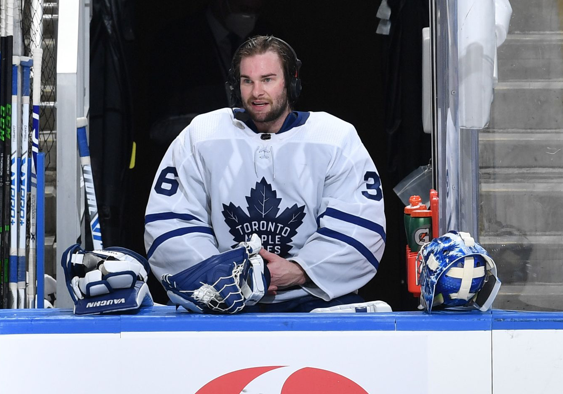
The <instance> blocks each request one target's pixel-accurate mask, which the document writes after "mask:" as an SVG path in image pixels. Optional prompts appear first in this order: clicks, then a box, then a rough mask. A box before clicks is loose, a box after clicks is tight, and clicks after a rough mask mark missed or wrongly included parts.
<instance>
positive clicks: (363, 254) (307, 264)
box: [291, 126, 386, 301]
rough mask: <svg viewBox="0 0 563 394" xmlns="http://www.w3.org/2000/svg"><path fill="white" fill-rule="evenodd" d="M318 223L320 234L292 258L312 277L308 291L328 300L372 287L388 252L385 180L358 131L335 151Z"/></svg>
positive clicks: (326, 181)
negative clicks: (382, 185)
mask: <svg viewBox="0 0 563 394" xmlns="http://www.w3.org/2000/svg"><path fill="white" fill-rule="evenodd" d="M350 127H352V126H350ZM317 223H318V229H317V231H316V232H315V233H313V235H312V236H311V237H309V239H308V240H307V242H306V243H305V244H304V245H303V248H301V249H300V250H299V251H298V252H297V253H296V255H295V256H293V257H292V258H291V260H294V261H296V262H297V263H299V264H300V265H301V266H302V267H303V269H304V270H305V271H306V273H307V275H308V276H309V278H310V279H311V282H308V283H306V284H305V285H303V286H302V287H303V289H305V290H306V291H307V292H309V293H311V294H313V295H315V296H317V297H320V298H322V299H324V300H325V301H328V300H330V299H333V298H336V297H339V296H342V295H345V294H349V293H351V292H353V291H355V290H358V289H359V288H361V287H362V286H364V285H365V284H366V283H368V282H369V281H370V280H371V279H372V278H373V277H374V276H375V274H376V273H377V269H378V267H379V261H380V259H381V257H382V255H383V251H384V249H385V225H386V224H385V212H384V204H383V192H382V188H381V181H380V178H379V174H378V172H377V169H376V167H375V164H374V163H373V161H372V159H371V157H370V156H369V153H368V152H367V150H366V149H365V147H364V145H363V144H362V142H361V140H360V138H359V136H358V134H357V133H356V131H355V129H354V130H353V132H352V133H351V134H350V137H349V138H348V140H347V141H346V143H345V144H344V146H343V147H342V148H338V149H336V151H335V157H334V159H333V161H332V163H331V165H330V168H329V169H328V173H327V174H326V178H325V187H324V192H323V196H322V204H321V207H320V210H319V216H318V218H317Z"/></svg>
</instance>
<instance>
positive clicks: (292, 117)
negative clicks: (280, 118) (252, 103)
mask: <svg viewBox="0 0 563 394" xmlns="http://www.w3.org/2000/svg"><path fill="white" fill-rule="evenodd" d="M245 112H246V111H245V110H244V109H242V108H235V109H233V113H235V114H243V113H245ZM309 115H310V113H309V112H301V111H293V112H290V113H289V115H287V118H285V121H284V122H283V125H282V127H281V128H280V130H279V131H278V132H277V133H276V134H281V133H284V132H286V131H288V130H291V129H292V128H294V127H297V126H301V125H303V124H305V122H307V119H309ZM244 123H245V124H246V125H247V126H248V127H249V128H250V129H251V130H252V131H254V132H255V133H259V131H258V129H257V128H256V125H255V124H254V122H253V121H252V119H250V118H249V119H247V120H245V121H244Z"/></svg>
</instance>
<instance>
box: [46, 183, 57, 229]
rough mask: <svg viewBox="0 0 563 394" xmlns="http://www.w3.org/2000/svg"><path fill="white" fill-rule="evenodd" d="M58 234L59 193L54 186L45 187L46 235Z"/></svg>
mask: <svg viewBox="0 0 563 394" xmlns="http://www.w3.org/2000/svg"><path fill="white" fill-rule="evenodd" d="M56 233H57V192H56V189H55V187H54V186H49V185H47V186H45V234H49V235H55V234H56Z"/></svg>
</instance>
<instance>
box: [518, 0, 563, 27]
mask: <svg viewBox="0 0 563 394" xmlns="http://www.w3.org/2000/svg"><path fill="white" fill-rule="evenodd" d="M510 5H511V6H512V18H511V20H510V28H509V31H510V33H532V32H557V31H561V30H563V29H562V28H561V26H563V23H562V17H563V4H561V3H560V2H559V1H558V0H510Z"/></svg>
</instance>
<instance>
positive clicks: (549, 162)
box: [479, 129, 563, 169]
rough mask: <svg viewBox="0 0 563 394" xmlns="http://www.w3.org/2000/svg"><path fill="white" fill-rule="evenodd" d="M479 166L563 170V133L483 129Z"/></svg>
mask: <svg viewBox="0 0 563 394" xmlns="http://www.w3.org/2000/svg"><path fill="white" fill-rule="evenodd" d="M479 166H480V168H519V169H522V168H531V169H533V168H563V130H495V129H487V130H483V131H481V133H480V134H479Z"/></svg>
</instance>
